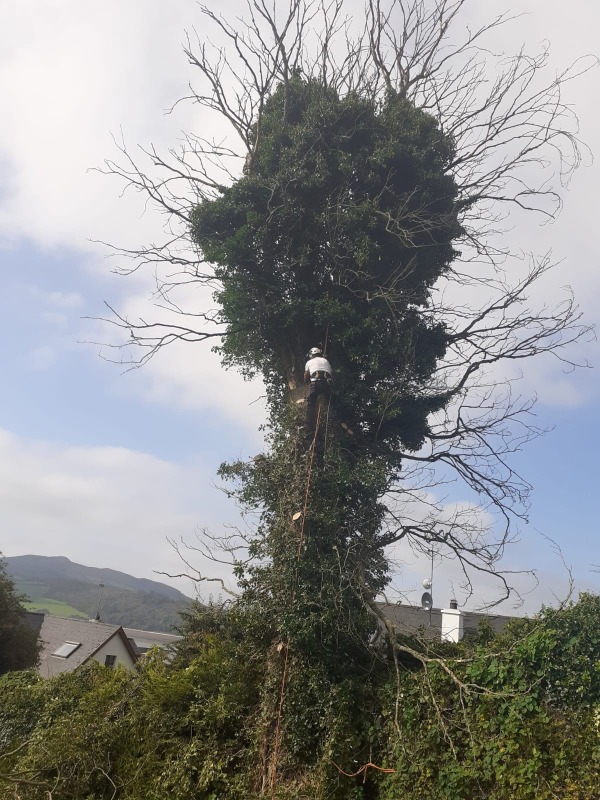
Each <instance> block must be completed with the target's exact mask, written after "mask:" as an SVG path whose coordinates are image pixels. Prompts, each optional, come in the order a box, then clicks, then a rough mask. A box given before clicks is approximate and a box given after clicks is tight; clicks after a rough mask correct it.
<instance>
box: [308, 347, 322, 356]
mask: <svg viewBox="0 0 600 800" xmlns="http://www.w3.org/2000/svg"><path fill="white" fill-rule="evenodd" d="M308 355H309V356H310V357H311V358H315V356H322V355H323V351H322V350H321V348H320V347H311V348H310V350H309V351H308Z"/></svg>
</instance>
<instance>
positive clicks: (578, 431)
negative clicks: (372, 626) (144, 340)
mask: <svg viewBox="0 0 600 800" xmlns="http://www.w3.org/2000/svg"><path fill="white" fill-rule="evenodd" d="M481 5H482V4H481V3H476V2H475V1H474V2H473V3H472V4H471V7H472V11H471V15H472V17H471V20H470V21H471V22H472V24H476V23H478V22H480V21H481V18H482V9H481ZM350 6H353V4H352V3H349V7H350ZM485 6H486V8H485V13H486V15H487V14H490V15H491V14H493V13H494V12H495V11H502V10H506V9H507V8H510V5H509V4H508V3H507V2H499V1H497V0H493V1H492V2H489V3H486V4H485ZM221 7H223V4H221ZM227 9H229V10H231V11H237V10H238V4H237V3H236V2H234V1H233V0H230V2H228V3H226V4H225V10H227ZM569 10H570V14H569V16H568V17H567V16H566V15H565V11H564V6H563V5H562V4H557V3H555V4H550V5H549V4H547V3H544V2H542V0H520V2H519V8H518V11H519V12H521V11H531V12H532V13H531V15H530V16H527V17H524V18H522V19H521V20H520V21H519V22H518V23H517V24H516V25H514V26H512V27H511V28H510V29H508V28H507V29H505V31H504V32H503V34H502V37H505V38H502V41H498V42H497V45H498V46H500V47H503V48H504V49H506V50H515V49H517V48H518V47H519V46H520V44H521V43H522V42H526V43H527V44H528V45H531V47H533V48H535V47H537V46H538V44H539V43H540V42H541V41H542V40H543V39H549V40H550V41H551V43H552V49H553V53H554V56H553V58H554V59H555V60H556V64H557V66H560V65H563V64H565V63H568V62H569V61H571V60H572V59H573V58H575V57H577V56H578V55H581V54H583V53H587V52H593V51H594V48H595V47H596V45H597V43H596V31H597V30H598V23H599V22H600V10H597V9H596V6H595V4H592V3H589V2H586V0H573V2H572V3H570V4H569ZM197 22H198V12H197V7H196V5H195V3H194V2H191V0H174V1H173V2H170V3H168V4H167V3H164V2H159V0H128V2H127V3H126V4H124V3H122V2H118V0H105V2H104V3H102V4H90V3H81V2H80V1H79V0H47V1H46V2H45V3H44V4H40V3H39V2H35V0H7V1H6V2H4V3H3V4H2V9H1V10H0V98H1V99H2V108H3V124H2V126H1V127H2V130H0V270H1V275H2V293H1V294H0V328H1V330H0V359H1V364H2V377H1V379H0V381H1V382H0V385H1V391H0V531H1V533H0V550H1V551H3V552H4V554H5V555H8V556H12V555H20V554H24V553H40V554H45V555H53V554H60V555H66V556H67V557H69V558H71V559H73V560H76V561H81V562H83V563H86V564H90V565H94V566H108V567H112V568H115V569H122V570H124V571H127V572H131V573H133V574H135V575H138V576H140V577H151V578H152V577H156V576H155V574H154V570H163V571H167V572H179V571H180V568H181V565H180V564H179V562H178V560H177V557H176V556H175V554H174V553H173V551H172V550H171V548H170V547H169V545H168V543H167V541H166V537H167V536H170V537H174V538H179V537H180V536H181V537H183V538H184V539H187V540H188V541H193V538H194V535H195V531H196V530H197V529H198V528H199V527H203V526H209V527H211V528H212V529H213V530H214V529H217V530H218V529H220V528H221V527H222V525H223V524H226V523H230V524H235V523H236V520H237V512H236V510H235V508H233V507H232V506H231V504H229V503H227V502H226V501H225V498H224V497H223V495H222V493H220V492H219V491H218V490H216V489H215V488H214V486H213V479H214V475H215V471H216V468H217V467H218V465H219V463H220V462H221V461H223V460H226V459H230V458H232V457H237V456H245V455H252V454H253V453H255V452H257V450H258V449H259V448H260V446H261V444H260V441H261V440H260V435H259V434H258V432H257V427H258V425H259V424H260V422H261V419H262V415H263V408H262V406H261V403H260V401H258V402H255V401H256V400H257V398H259V397H260V394H261V387H260V385H257V384H245V383H244V382H243V381H242V380H241V379H240V378H239V377H238V376H236V375H235V374H232V373H223V371H222V370H221V369H220V366H219V363H218V360H217V359H216V357H215V356H214V355H212V354H211V353H210V351H209V348H208V347H203V346H202V345H197V346H193V347H192V346H190V347H187V348H186V347H180V348H177V349H173V351H172V352H169V353H165V354H163V355H162V356H161V357H160V358H158V359H156V361H154V362H152V363H151V364H150V365H149V366H148V367H146V368H144V369H143V370H139V371H135V372H129V373H126V374H123V372H122V370H121V369H120V368H119V367H117V366H115V365H113V364H109V363H107V362H106V361H104V360H102V359H101V358H100V357H99V356H98V347H95V346H93V345H90V344H85V343H83V342H86V341H88V342H89V341H90V340H99V339H102V338H103V336H104V337H105V336H106V335H107V333H106V331H105V330H103V329H102V327H101V326H100V325H99V324H98V323H97V322H93V321H89V320H86V319H84V317H95V316H98V315H101V314H102V311H103V305H102V304H103V301H104V300H107V301H109V302H111V303H112V304H115V305H117V306H118V307H124V308H131V309H138V310H139V309H144V308H147V303H148V300H147V296H148V288H149V284H148V283H147V281H146V280H145V279H144V278H143V277H140V278H135V279H131V280H128V279H124V278H120V277H118V276H115V275H114V274H112V273H111V271H110V270H111V266H114V265H112V264H111V262H110V260H108V259H107V258H106V251H105V250H104V249H103V248H102V247H101V246H99V245H97V244H94V242H93V240H110V241H113V242H117V243H119V244H122V245H124V246H128V245H133V246H135V245H137V244H139V243H141V242H144V241H147V240H148V239H151V238H153V237H155V235H156V231H158V230H160V225H161V222H160V219H159V218H158V217H157V216H156V215H154V214H153V213H152V212H151V211H146V212H144V208H143V205H142V204H141V202H140V200H139V198H136V197H134V196H130V195H126V196H125V197H124V198H120V197H119V186H118V185H117V184H116V183H114V182H113V181H111V180H110V179H108V178H106V177H103V176H101V175H99V174H98V173H96V172H90V171H89V169H90V168H93V167H98V166H100V165H101V164H102V161H103V159H104V158H113V157H115V154H116V153H115V148H114V144H113V142H112V138H111V134H115V135H117V136H119V135H120V131H121V130H122V132H123V135H124V136H125V138H126V140H127V142H128V143H129V144H133V145H135V144H136V143H140V144H147V143H149V142H154V143H155V144H156V145H157V146H158V147H159V148H161V147H163V148H166V147H168V146H171V145H173V144H174V143H175V142H176V140H177V137H178V136H179V132H180V131H181V130H203V126H205V125H206V121H205V120H204V119H203V118H202V116H201V115H200V114H199V112H198V110H197V108H194V107H190V106H181V107H178V109H177V113H176V114H174V115H170V116H165V114H164V113H163V112H164V110H165V109H166V108H167V107H168V106H169V105H170V104H172V102H174V101H175V100H176V99H177V98H178V97H179V96H180V95H182V94H184V93H185V92H186V87H187V82H188V80H190V78H191V77H192V75H191V74H190V72H189V68H188V66H187V64H186V60H185V57H184V56H183V53H182V51H181V43H182V42H183V40H184V31H185V30H186V29H191V28H192V27H193V25H194V24H195V23H197ZM599 88H600V87H599V74H598V71H596V72H594V73H592V74H589V75H587V76H586V77H584V78H583V79H582V80H580V81H579V82H578V83H577V84H576V85H574V86H572V87H571V90H570V91H571V92H572V95H570V98H569V99H570V100H572V102H573V105H574V107H575V110H576V112H577V113H578V115H579V117H580V119H581V127H582V136H583V138H584V140H585V141H587V142H588V143H589V145H590V146H591V148H592V150H593V151H595V152H596V154H597V155H598V153H600V114H599V113H598V111H597V102H596V98H597V97H598V94H599ZM599 177H600V176H599V171H598V167H597V165H589V166H587V167H585V168H584V169H581V170H580V171H579V172H578V173H577V174H576V175H575V177H574V179H573V181H572V183H571V185H570V187H569V188H568V189H566V190H565V193H564V201H565V208H564V212H563V214H562V215H561V217H560V219H559V220H558V221H557V222H556V223H555V224H553V225H551V226H545V227H543V228H540V227H537V226H536V225H535V224H533V223H531V222H529V223H527V224H526V225H525V226H521V228H518V229H516V230H515V231H514V232H513V233H512V234H510V235H511V236H513V237H514V246H515V247H516V248H523V249H524V250H537V251H538V252H540V251H545V250H546V249H548V248H552V249H553V252H554V255H555V257H556V259H557V260H558V259H563V263H562V265H561V266H560V268H559V269H558V270H557V271H556V272H555V275H554V276H553V277H551V278H550V279H549V280H548V282H547V284H546V285H545V286H544V287H542V289H541V291H542V295H543V293H544V292H546V293H547V298H548V299H549V300H552V299H555V298H556V297H557V296H558V295H559V292H560V288H561V287H562V286H563V285H564V284H567V283H568V284H570V285H572V286H573V288H574V290H575V293H576V296H577V299H578V301H579V303H580V305H581V307H582V310H583V311H584V312H585V315H586V321H587V322H588V323H590V324H592V323H595V322H597V321H598V318H599V316H600V314H599V313H598V301H599V299H600V276H599V270H598V255H597V252H598V236H597V229H598V223H597V221H596V215H597V211H596V209H597V186H598V184H599ZM542 299H545V297H544V296H542ZM581 354H582V355H585V356H586V357H588V358H589V359H590V361H591V362H592V363H595V364H596V365H597V364H598V357H597V344H596V343H590V344H588V345H586V346H585V347H584V348H583V349H582V351H581ZM599 388H600V385H599V380H598V374H597V369H595V370H585V371H579V372H577V373H574V374H568V375H565V374H563V373H562V372H561V370H560V369H559V368H558V367H557V365H555V364H552V363H551V362H549V361H546V362H543V363H540V364H537V365H533V366H532V367H531V368H526V375H525V380H524V382H523V390H524V391H525V392H526V393H528V392H533V393H536V394H537V395H538V397H539V403H538V413H539V419H538V422H539V423H540V424H542V425H544V426H554V431H553V432H552V433H550V434H549V435H548V436H546V437H545V438H543V439H541V440H538V441H536V442H534V443H533V444H532V445H530V446H529V448H528V450H527V451H526V452H525V453H523V454H519V455H518V456H517V459H516V463H517V464H518V466H519V469H520V470H521V472H522V473H523V474H524V475H525V477H527V478H528V479H529V480H530V481H531V483H532V484H533V486H534V492H533V495H532V501H533V505H532V510H531V515H530V520H531V524H530V525H529V526H524V527H523V529H522V537H521V543H520V544H518V545H516V546H515V547H514V548H513V550H512V551H511V552H510V553H509V554H508V555H507V565H508V566H510V567H515V568H517V567H518V568H537V569H538V571H539V578H540V587H539V589H538V590H537V592H535V593H534V594H533V595H531V597H530V598H529V599H528V600H527V605H526V608H527V609H530V610H531V609H534V608H535V607H539V604H540V603H541V602H548V601H550V600H551V599H552V593H553V592H554V593H558V594H559V595H560V594H561V593H562V592H563V591H564V589H565V587H566V574H565V569H564V566H563V564H562V562H561V559H560V558H558V557H557V556H556V554H555V553H554V552H553V549H552V547H551V546H550V544H549V543H548V542H547V541H546V540H545V539H544V538H543V536H541V535H540V534H539V533H538V532H537V531H540V532H541V533H542V534H544V535H545V536H549V537H551V538H552V539H553V540H555V541H556V542H557V543H558V544H559V545H560V548H561V550H562V553H563V557H564V560H565V561H566V563H567V564H569V565H572V567H573V573H574V576H575V579H576V585H577V587H578V588H592V589H595V590H599V589H600V576H598V575H597V574H595V573H593V572H591V571H590V565H591V564H593V563H600V548H599V547H598V545H597V543H596V537H597V529H598V525H597V522H596V495H597V489H596V483H597V476H598V468H597V463H596V458H597V445H598V442H599V421H598V415H597V413H596V407H597V402H598V391H599ZM199 566H200V567H201V568H202V569H205V568H207V569H208V570H209V571H211V570H212V572H211V574H218V570H217V569H216V567H215V566H213V565H211V566H207V565H205V564H204V563H203V562H202V560H201V559H199ZM422 570H423V566H422V564H420V563H419V562H418V561H416V560H414V559H413V560H412V561H411V559H410V558H407V564H406V565H405V566H404V568H403V569H402V570H401V571H400V574H399V576H398V579H397V583H398V585H399V586H400V588H401V590H402V591H403V592H405V593H406V596H408V597H409V598H412V599H415V598H416V596H417V590H418V587H419V586H420V578H421V577H422V576H421V572H422ZM455 579H456V575H455V573H454V567H453V566H452V565H445V564H440V565H439V566H437V567H436V578H435V587H436V591H437V592H438V594H437V597H439V598H440V602H441V601H445V600H446V599H447V598H446V596H447V595H449V593H450V590H451V587H452V586H453V581H454V580H455ZM177 585H178V586H179V587H180V588H182V589H183V590H184V591H191V587H190V585H189V584H188V583H184V582H182V581H179V582H177ZM478 592H479V594H478V599H482V600H483V599H490V598H486V596H485V595H486V586H485V585H483V584H482V585H481V586H479V587H478Z"/></svg>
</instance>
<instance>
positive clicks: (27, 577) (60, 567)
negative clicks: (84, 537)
mask: <svg viewBox="0 0 600 800" xmlns="http://www.w3.org/2000/svg"><path fill="white" fill-rule="evenodd" d="M4 561H5V562H6V567H7V572H8V574H9V575H10V576H11V577H12V579H13V580H14V582H15V585H16V587H17V589H18V591H20V592H22V593H23V594H25V595H27V597H28V598H29V601H30V602H29V603H28V604H27V605H28V607H29V608H30V609H32V610H36V611H43V610H45V611H49V612H50V613H52V614H58V615H60V616H71V615H76V616H82V617H85V618H93V617H95V616H96V613H97V610H98V604H99V602H100V600H101V602H100V616H101V619H102V621H103V622H110V623H113V624H116V625H124V626H125V627H129V628H142V629H145V630H155V631H171V630H172V629H173V627H174V626H176V625H178V624H179V612H180V611H181V610H183V609H186V608H188V607H189V605H190V603H191V600H190V598H189V597H186V596H185V595H184V594H183V593H182V592H180V591H178V590H177V589H175V588H174V587H172V586H167V585H166V584H164V583H161V582H160V581H152V580H148V579H147V578H135V577H134V576H133V575H128V574H127V573H125V572H119V571H117V570H113V569H101V568H98V567H88V566H84V565H83V564H77V563H75V562H73V561H70V560H69V559H68V558H65V557H64V556H36V555H26V556H13V557H6V558H5V559H4ZM100 584H103V588H101V587H100Z"/></svg>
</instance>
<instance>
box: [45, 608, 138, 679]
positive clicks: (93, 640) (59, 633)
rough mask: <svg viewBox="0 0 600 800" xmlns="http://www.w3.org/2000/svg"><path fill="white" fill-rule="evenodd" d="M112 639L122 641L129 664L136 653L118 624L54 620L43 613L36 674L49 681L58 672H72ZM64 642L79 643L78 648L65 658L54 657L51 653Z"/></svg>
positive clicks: (63, 619)
mask: <svg viewBox="0 0 600 800" xmlns="http://www.w3.org/2000/svg"><path fill="white" fill-rule="evenodd" d="M114 636H118V637H120V638H121V639H122V640H123V642H124V644H125V646H126V648H127V649H128V650H129V652H130V655H131V658H132V661H135V660H136V653H135V651H134V649H133V648H132V647H131V643H130V642H129V640H128V639H127V636H126V635H125V633H124V631H123V628H122V627H121V626H120V625H107V624H106V623H104V622H95V621H94V620H85V619H73V618H72V617H55V616H54V615H53V614H45V615H44V621H43V623H42V627H41V630H40V641H41V643H42V653H41V656H40V663H39V666H38V672H39V673H40V675H41V676H42V677H44V678H51V677H52V676H53V675H58V674H59V673H60V672H71V671H72V670H74V669H76V668H77V667H79V666H80V665H81V664H85V662H86V661H88V660H89V659H90V658H91V657H92V656H93V655H94V653H96V652H97V651H98V650H99V649H100V648H101V647H102V645H104V644H106V642H108V641H109V640H110V639H112V638H113V637H114ZM65 642H80V643H81V646H80V647H78V648H77V649H76V650H75V651H74V652H73V653H72V654H71V655H70V656H69V657H68V658H60V657H57V656H53V655H52V653H53V652H54V651H55V650H57V649H58V648H59V647H61V645H63V644H65Z"/></svg>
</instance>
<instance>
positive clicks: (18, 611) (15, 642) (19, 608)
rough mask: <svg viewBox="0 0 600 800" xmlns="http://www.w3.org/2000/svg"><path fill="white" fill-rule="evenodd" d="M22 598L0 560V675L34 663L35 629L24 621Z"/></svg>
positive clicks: (35, 661) (24, 613)
mask: <svg viewBox="0 0 600 800" xmlns="http://www.w3.org/2000/svg"><path fill="white" fill-rule="evenodd" d="M24 600H25V597H24V596H23V595H21V594H18V593H17V592H16V590H15V584H14V582H13V580H12V579H11V578H10V576H9V575H7V573H6V565H5V563H4V562H3V561H1V560H0V675H3V674H4V673H5V672H10V671H11V670H17V669H28V668H29V667H34V666H35V665H36V664H37V660H38V657H39V650H40V648H39V644H38V632H37V631H36V630H34V629H33V628H32V627H30V626H29V625H28V624H27V612H26V610H25V608H24V607H23V601H24Z"/></svg>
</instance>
